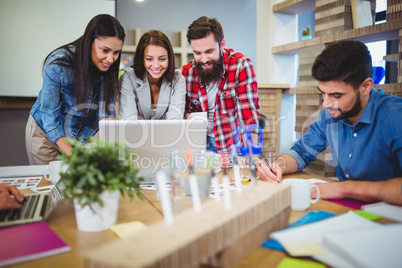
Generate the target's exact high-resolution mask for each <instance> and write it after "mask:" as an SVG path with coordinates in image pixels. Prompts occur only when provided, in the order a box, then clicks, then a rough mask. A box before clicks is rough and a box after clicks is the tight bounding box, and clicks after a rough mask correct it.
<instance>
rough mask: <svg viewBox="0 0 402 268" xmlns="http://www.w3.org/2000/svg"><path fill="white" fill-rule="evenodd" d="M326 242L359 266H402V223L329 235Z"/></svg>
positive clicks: (326, 244)
mask: <svg viewBox="0 0 402 268" xmlns="http://www.w3.org/2000/svg"><path fill="white" fill-rule="evenodd" d="M324 245H325V246H327V247H328V248H331V250H333V251H335V252H337V253H338V254H339V255H341V256H343V257H344V258H345V259H347V260H348V261H350V262H351V263H352V264H353V265H355V266H357V267H367V268H376V267H400V266H401V263H402V255H401V248H402V224H390V225H380V226H377V227H373V228H367V229H364V228H362V229H360V230H353V231H343V232H340V233H332V234H326V235H324Z"/></svg>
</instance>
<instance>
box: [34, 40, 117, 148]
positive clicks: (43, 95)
mask: <svg viewBox="0 0 402 268" xmlns="http://www.w3.org/2000/svg"><path fill="white" fill-rule="evenodd" d="M71 50H72V51H73V52H74V51H75V48H74V47H71ZM69 56H70V57H71V55H69V53H68V51H67V50H65V49H58V50H56V51H55V52H53V53H52V54H51V55H50V57H49V58H48V59H47V61H46V62H45V66H44V75H43V86H42V89H41V91H40V92H39V95H38V98H37V100H36V102H35V104H34V106H33V107H32V109H31V115H32V117H33V118H34V119H35V122H36V123H37V124H38V126H39V127H40V128H41V129H42V130H43V131H44V132H45V133H46V135H47V136H48V137H49V139H50V140H51V141H52V142H54V143H55V142H56V141H57V140H58V139H60V138H61V137H68V138H72V139H77V140H79V141H81V142H85V141H86V140H87V139H88V138H89V137H90V136H93V135H95V134H96V132H97V131H98V129H99V120H100V119H102V118H105V117H115V115H116V114H115V107H114V105H115V102H114V101H112V102H111V105H110V107H109V108H110V111H111V112H110V113H108V112H107V111H105V107H104V103H103V92H104V87H103V76H102V75H101V74H99V75H97V76H96V77H95V78H94V79H93V81H91V85H92V89H88V90H90V94H89V98H88V100H87V102H86V103H85V104H79V105H77V103H76V99H75V97H74V93H73V88H74V71H73V70H72V68H71V67H68V61H67V57H69ZM54 60H57V62H53V61H54ZM59 62H62V63H63V64H62V65H60V64H59ZM63 65H67V66H63ZM84 111H86V114H85V113H84Z"/></svg>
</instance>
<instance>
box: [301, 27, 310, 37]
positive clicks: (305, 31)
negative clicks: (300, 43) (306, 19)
mask: <svg viewBox="0 0 402 268" xmlns="http://www.w3.org/2000/svg"><path fill="white" fill-rule="evenodd" d="M302 35H303V36H308V35H310V26H307V28H306V30H303V32H302Z"/></svg>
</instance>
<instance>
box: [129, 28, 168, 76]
mask: <svg viewBox="0 0 402 268" xmlns="http://www.w3.org/2000/svg"><path fill="white" fill-rule="evenodd" d="M149 45H155V46H161V47H163V48H164V49H166V51H167V52H168V60H169V65H168V69H167V70H166V72H165V73H164V74H163V77H162V79H165V80H166V81H167V82H169V83H172V81H173V76H174V70H175V62H174V52H173V48H172V44H171V43H170V41H169V38H168V37H167V36H166V35H165V34H164V33H162V32H161V31H158V30H150V31H148V32H146V33H144V34H143V35H142V36H141V39H140V41H139V42H138V45H137V48H136V50H135V54H134V63H133V65H132V66H131V67H133V68H134V71H135V75H136V76H137V77H139V78H142V79H144V78H145V75H146V74H147V71H146V70H145V66H144V54H145V49H146V48H147V46H149Z"/></svg>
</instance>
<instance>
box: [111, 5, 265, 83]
mask: <svg viewBox="0 0 402 268" xmlns="http://www.w3.org/2000/svg"><path fill="white" fill-rule="evenodd" d="M201 16H210V17H213V18H217V19H218V20H219V22H220V23H221V24H222V27H223V31H224V34H225V40H226V47H227V48H232V49H234V50H235V51H238V52H241V53H243V54H244V55H246V56H248V57H249V58H250V59H251V61H252V62H253V65H254V67H256V62H257V60H258V59H257V53H256V39H257V30H256V29H257V18H256V0H169V1H167V0H145V1H144V2H141V3H139V2H136V1H134V0H118V1H117V10H116V17H117V19H118V20H119V21H120V22H121V24H122V25H123V27H124V29H126V31H129V30H130V29H131V30H133V29H136V28H140V29H141V30H142V33H144V32H146V31H148V30H150V29H156V30H160V31H162V32H164V33H165V34H166V35H167V36H168V37H169V39H170V41H171V42H172V44H173V46H175V45H177V46H178V35H177V33H178V32H180V31H182V30H187V28H188V26H189V25H190V24H191V23H192V22H193V21H194V20H195V19H197V18H199V17H201ZM126 43H127V42H126ZM258 79H259V78H258V77H257V81H258Z"/></svg>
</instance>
